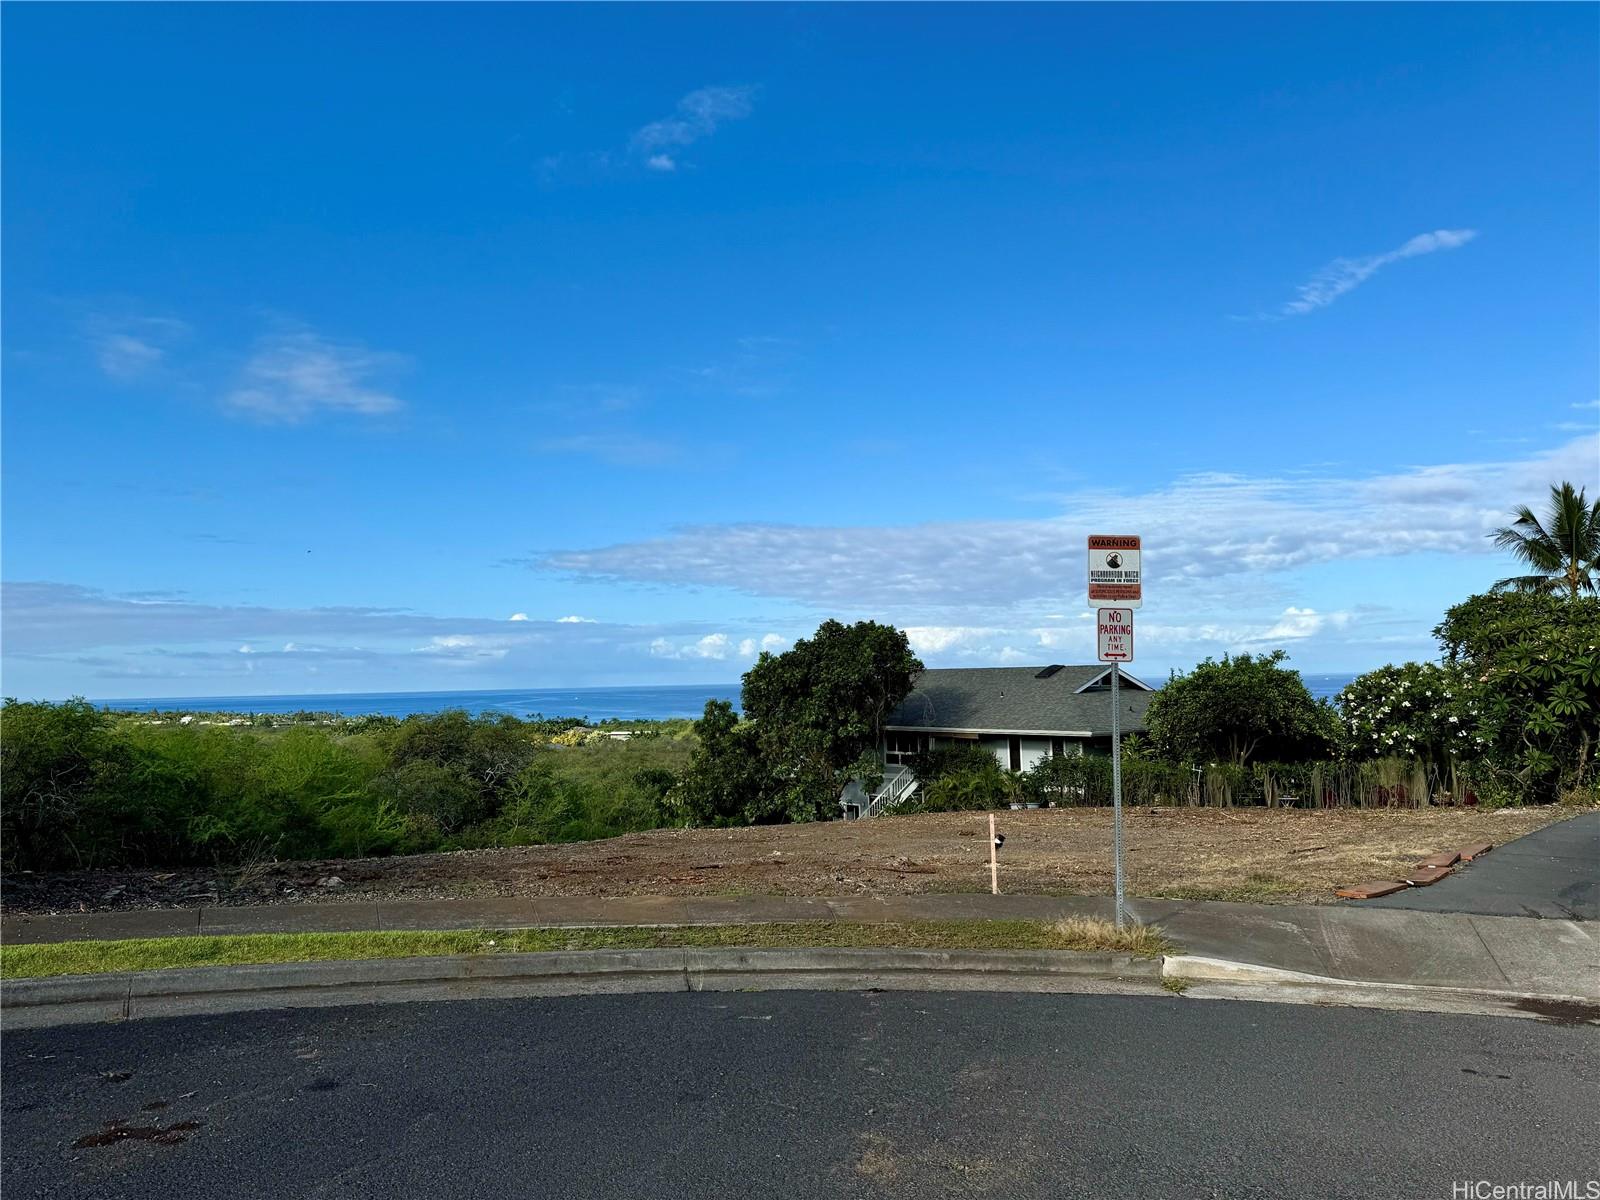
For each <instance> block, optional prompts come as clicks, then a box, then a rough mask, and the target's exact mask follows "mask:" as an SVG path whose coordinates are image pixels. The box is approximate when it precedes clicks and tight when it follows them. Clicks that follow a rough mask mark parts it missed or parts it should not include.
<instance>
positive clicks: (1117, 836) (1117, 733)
mask: <svg viewBox="0 0 1600 1200" xmlns="http://www.w3.org/2000/svg"><path fill="white" fill-rule="evenodd" d="M1121 678H1122V667H1121V666H1120V665H1119V664H1118V663H1116V662H1113V663H1112V664H1111V808H1112V818H1111V825H1112V831H1113V832H1112V835H1111V841H1112V853H1113V854H1114V855H1115V856H1116V860H1117V928H1118V929H1121V928H1122V922H1123V916H1122V701H1121V698H1120V697H1119V695H1118V691H1119V690H1120V689H1119V687H1118V683H1119V681H1120V680H1121Z"/></svg>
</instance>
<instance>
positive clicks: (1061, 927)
mask: <svg viewBox="0 0 1600 1200" xmlns="http://www.w3.org/2000/svg"><path fill="white" fill-rule="evenodd" d="M1052 928H1053V929H1054V931H1055V935H1056V937H1057V938H1058V939H1059V940H1060V947H1061V949H1063V950H1120V951H1122V952H1123V953H1126V954H1137V955H1139V956H1140V957H1143V958H1154V957H1155V956H1156V955H1158V954H1165V953H1166V952H1167V951H1169V950H1171V949H1172V943H1171V942H1169V941H1168V940H1167V939H1166V938H1165V937H1163V936H1162V934H1161V931H1160V930H1159V929H1156V928H1155V927H1154V926H1152V925H1141V924H1139V923H1138V922H1137V921H1129V922H1128V923H1127V924H1125V925H1124V926H1123V927H1122V928H1121V929H1118V928H1117V926H1116V924H1115V923H1114V922H1112V921H1107V920H1105V919H1104V918H1103V917H1065V918H1063V919H1062V920H1060V921H1056V922H1055V923H1054V925H1053V926H1052Z"/></svg>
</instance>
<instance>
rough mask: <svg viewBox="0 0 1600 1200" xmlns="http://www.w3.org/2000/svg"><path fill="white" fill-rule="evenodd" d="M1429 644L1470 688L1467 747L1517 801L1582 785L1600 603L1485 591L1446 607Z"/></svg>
mask: <svg viewBox="0 0 1600 1200" xmlns="http://www.w3.org/2000/svg"><path fill="white" fill-rule="evenodd" d="M1434 636H1435V637H1437V638H1438V639H1439V643H1440V645H1441V647H1442V648H1443V650H1444V655H1445V660H1446V662H1447V663H1450V664H1452V665H1454V666H1456V667H1457V668H1459V670H1460V673H1461V676H1462V678H1463V679H1464V681H1465V683H1466V686H1467V688H1468V690H1469V694H1470V697H1471V702H1472V705H1473V707H1474V711H1475V713H1476V716H1477V720H1476V723H1475V726H1474V729H1473V745H1474V747H1475V748H1476V749H1477V750H1478V751H1479V752H1480V753H1481V754H1482V755H1483V756H1484V758H1485V760H1486V762H1487V764H1488V765H1489V766H1490V767H1491V768H1493V769H1494V770H1497V771H1499V772H1501V773H1502V774H1504V775H1507V776H1509V777H1510V778H1511V780H1513V781H1514V787H1515V791H1516V792H1517V794H1518V797H1519V798H1521V799H1524V800H1548V799H1552V798H1554V797H1555V796H1556V795H1558V794H1559V793H1560V792H1561V791H1562V790H1563V789H1565V788H1577V787H1582V786H1584V785H1585V783H1586V781H1588V780H1589V779H1590V777H1591V776H1592V774H1593V766H1592V761H1591V760H1592V758H1593V755H1594V753H1595V743H1596V740H1597V738H1600V598H1597V597H1594V596H1578V595H1571V596H1568V597H1566V598H1563V597H1561V596H1559V595H1556V594H1552V593H1539V592H1489V593H1487V594H1485V595H1480V596H1474V597H1472V598H1471V599H1470V600H1467V601H1464V602H1463V603H1461V604H1458V605H1456V606H1455V607H1453V608H1451V609H1450V610H1449V611H1448V612H1447V613H1446V614H1445V619H1444V621H1443V622H1441V623H1440V624H1439V626H1438V627H1437V628H1436V629H1435V630H1434Z"/></svg>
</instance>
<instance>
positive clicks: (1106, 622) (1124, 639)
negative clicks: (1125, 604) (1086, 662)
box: [1095, 608, 1133, 663]
mask: <svg viewBox="0 0 1600 1200" xmlns="http://www.w3.org/2000/svg"><path fill="white" fill-rule="evenodd" d="M1098 615H1099V618H1100V619H1099V620H1098V621H1097V622H1095V624H1096V625H1098V626H1099V628H1100V661H1101V662H1115V663H1125V662H1132V661H1133V610H1132V609H1131V608H1102V609H1101V610H1100V612H1099V614H1098Z"/></svg>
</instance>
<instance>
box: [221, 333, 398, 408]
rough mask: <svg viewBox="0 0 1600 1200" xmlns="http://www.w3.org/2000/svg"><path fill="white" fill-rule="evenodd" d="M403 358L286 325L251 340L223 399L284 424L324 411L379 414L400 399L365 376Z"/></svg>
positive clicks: (385, 370) (391, 368)
mask: <svg viewBox="0 0 1600 1200" xmlns="http://www.w3.org/2000/svg"><path fill="white" fill-rule="evenodd" d="M406 361H407V360H406V359H405V358H404V356H402V355H398V354H390V353H386V352H382V351H376V350H369V349H367V348H366V347H365V346H362V345H360V344H358V343H353V342H334V341H330V340H329V339H327V338H324V337H322V336H320V335H319V334H316V333H314V332H312V331H311V330H309V329H292V330H288V331H284V332H280V333H276V334H273V335H270V336H268V337H265V338H263V339H261V341H260V342H258V343H257V345H256V349H255V352H254V353H253V354H252V355H251V356H250V359H249V361H247V362H246V363H245V365H244V369H243V371H242V372H241V376H240V379H239V382H238V385H237V386H236V387H234V388H233V390H232V391H230V392H228V394H227V395H226V397H224V400H223V404H224V407H226V408H227V409H228V410H229V411H231V412H234V413H237V414H239V415H241V416H248V417H254V418H256V419H258V420H263V421H276V422H283V423H286V424H294V423H298V422H301V421H305V420H307V419H309V418H311V417H314V416H318V415H321V414H324V413H350V414H354V415H357V416H363V417H374V416H382V415H384V414H387V413H392V412H396V411H398V410H399V409H401V408H403V407H404V403H403V402H402V401H401V400H400V399H399V398H398V397H397V396H395V395H394V394H393V393H391V392H389V391H386V390H382V389H381V388H378V387H375V386H372V385H371V384H370V383H369V380H370V379H371V378H372V377H374V376H381V375H385V374H389V373H392V372H394V371H396V370H398V369H400V368H402V367H404V365H405V364H406Z"/></svg>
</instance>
